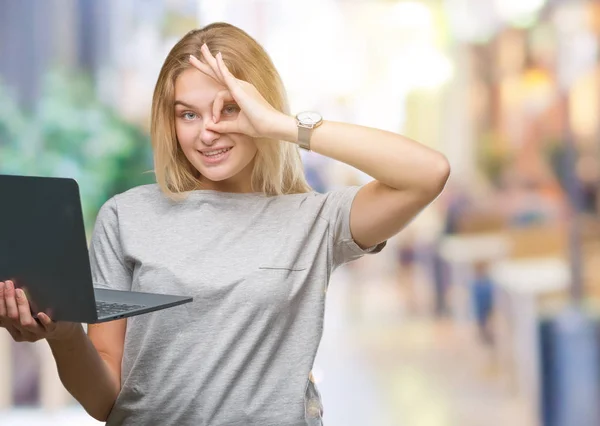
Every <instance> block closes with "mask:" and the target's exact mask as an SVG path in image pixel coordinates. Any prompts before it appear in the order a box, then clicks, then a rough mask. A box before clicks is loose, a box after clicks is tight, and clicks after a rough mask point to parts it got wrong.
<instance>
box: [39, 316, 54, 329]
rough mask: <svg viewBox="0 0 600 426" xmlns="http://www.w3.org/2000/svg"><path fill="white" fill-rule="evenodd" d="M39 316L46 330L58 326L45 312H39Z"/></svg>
mask: <svg viewBox="0 0 600 426" xmlns="http://www.w3.org/2000/svg"><path fill="white" fill-rule="evenodd" d="M37 317H38V319H39V320H40V324H41V326H42V327H43V328H44V330H46V331H47V332H52V331H54V329H55V328H56V323H55V322H54V321H52V319H50V317H49V316H48V315H46V314H45V313H43V312H40V313H39V314H37Z"/></svg>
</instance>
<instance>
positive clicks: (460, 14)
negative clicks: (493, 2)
mask: <svg viewBox="0 0 600 426" xmlns="http://www.w3.org/2000/svg"><path fill="white" fill-rule="evenodd" d="M444 11H445V13H446V16H447V17H448V24H449V26H450V29H451V32H452V34H453V35H454V37H455V38H456V39H458V40H460V41H467V42H479V43H485V42H487V41H488V40H490V38H491V37H492V36H493V35H494V33H495V32H496V30H497V29H498V26H499V23H498V19H497V16H495V14H494V11H493V10H492V8H490V5H489V1H482V0H444Z"/></svg>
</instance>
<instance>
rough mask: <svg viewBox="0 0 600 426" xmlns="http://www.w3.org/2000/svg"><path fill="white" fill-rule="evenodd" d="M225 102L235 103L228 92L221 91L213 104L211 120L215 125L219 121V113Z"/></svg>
mask: <svg viewBox="0 0 600 426" xmlns="http://www.w3.org/2000/svg"><path fill="white" fill-rule="evenodd" d="M225 102H235V99H233V96H231V92H230V91H229V90H221V91H220V92H219V93H217V96H216V97H215V101H214V102H213V120H214V122H215V123H218V122H219V120H220V119H221V112H222V111H223V105H225Z"/></svg>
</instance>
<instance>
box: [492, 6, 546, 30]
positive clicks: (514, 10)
mask: <svg viewBox="0 0 600 426" xmlns="http://www.w3.org/2000/svg"><path fill="white" fill-rule="evenodd" d="M546 1H547V0H494V6H495V9H496V12H497V13H498V15H499V17H500V18H501V19H502V20H503V21H506V22H509V23H510V24H512V25H515V26H521V27H527V26H530V25H532V24H533V23H534V22H535V19H536V17H537V14H538V13H539V12H540V11H541V10H542V8H543V7H544V5H545V4H546Z"/></svg>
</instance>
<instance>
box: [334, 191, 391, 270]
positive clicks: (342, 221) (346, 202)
mask: <svg viewBox="0 0 600 426" xmlns="http://www.w3.org/2000/svg"><path fill="white" fill-rule="evenodd" d="M360 188H361V187H360V186H350V187H347V188H343V189H340V190H335V191H330V192H328V193H327V194H326V201H325V206H324V207H325V208H324V214H325V215H326V217H325V219H327V221H328V222H329V229H330V234H329V239H330V247H331V256H332V260H333V265H332V266H333V268H334V269H335V268H336V267H338V266H340V265H342V264H344V263H347V262H350V261H353V260H356V259H358V258H360V257H362V256H364V255H365V254H374V253H379V252H380V251H381V250H383V248H384V247H385V245H386V243H387V242H386V241H384V242H382V243H380V244H377V245H375V246H372V247H368V248H366V249H362V248H361V247H360V246H359V245H358V244H356V242H355V241H354V238H353V237H352V233H351V232H350V210H351V208H352V203H353V202H354V198H355V197H356V194H357V193H358V191H359V190H360Z"/></svg>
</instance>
